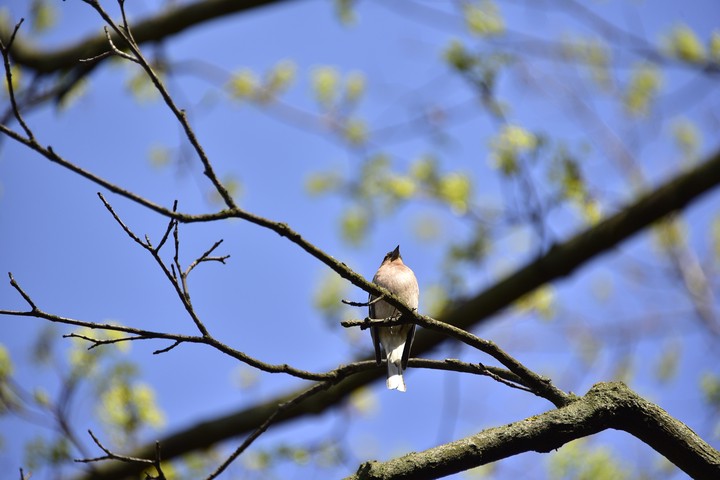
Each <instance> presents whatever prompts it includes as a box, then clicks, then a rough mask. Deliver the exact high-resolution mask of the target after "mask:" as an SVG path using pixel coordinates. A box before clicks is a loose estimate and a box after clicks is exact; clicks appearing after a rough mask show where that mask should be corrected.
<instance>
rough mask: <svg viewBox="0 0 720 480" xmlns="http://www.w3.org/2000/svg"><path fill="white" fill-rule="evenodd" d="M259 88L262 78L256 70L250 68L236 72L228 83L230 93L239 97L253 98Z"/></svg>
mask: <svg viewBox="0 0 720 480" xmlns="http://www.w3.org/2000/svg"><path fill="white" fill-rule="evenodd" d="M259 88H260V80H258V77H257V75H256V74H255V72H253V71H252V70H250V69H248V68H243V69H242V70H239V71H237V72H235V73H234V74H233V75H232V76H231V77H230V82H229V83H228V89H229V90H230V95H231V96H233V97H235V98H237V99H252V98H254V96H255V93H256V92H257V91H258V90H259Z"/></svg>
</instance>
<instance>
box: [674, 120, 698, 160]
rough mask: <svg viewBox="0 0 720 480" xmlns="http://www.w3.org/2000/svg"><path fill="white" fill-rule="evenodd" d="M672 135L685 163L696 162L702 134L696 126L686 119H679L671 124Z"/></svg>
mask: <svg viewBox="0 0 720 480" xmlns="http://www.w3.org/2000/svg"><path fill="white" fill-rule="evenodd" d="M672 133H673V137H674V139H675V143H676V144H677V146H678V148H679V149H680V151H681V152H682V154H683V158H684V159H685V161H687V162H693V163H694V162H695V161H697V159H698V156H699V152H700V148H701V147H702V134H701V133H700V130H699V129H698V127H697V125H695V123H693V122H691V121H690V120H688V119H687V118H679V119H677V120H675V121H674V122H673V124H672Z"/></svg>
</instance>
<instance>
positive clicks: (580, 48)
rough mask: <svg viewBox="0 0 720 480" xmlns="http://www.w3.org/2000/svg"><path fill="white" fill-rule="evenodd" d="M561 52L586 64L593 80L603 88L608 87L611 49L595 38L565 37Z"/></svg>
mask: <svg viewBox="0 0 720 480" xmlns="http://www.w3.org/2000/svg"><path fill="white" fill-rule="evenodd" d="M562 46H563V53H564V54H565V56H567V57H568V58H570V59H573V60H580V61H581V63H585V64H587V66H588V67H589V68H590V72H591V73H592V78H593V80H594V81H595V82H596V83H597V84H598V85H599V86H600V87H603V88H606V87H609V86H610V84H611V82H612V80H611V77H610V58H611V55H612V53H611V51H610V49H609V48H608V47H607V44H606V43H605V42H604V41H603V40H600V39H597V38H582V37H566V38H563V40H562Z"/></svg>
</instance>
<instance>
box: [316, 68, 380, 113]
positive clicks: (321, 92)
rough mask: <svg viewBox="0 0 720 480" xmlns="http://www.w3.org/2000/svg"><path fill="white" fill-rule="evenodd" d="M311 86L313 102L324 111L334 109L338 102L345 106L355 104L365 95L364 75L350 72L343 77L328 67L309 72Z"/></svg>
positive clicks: (336, 70)
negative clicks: (313, 96) (343, 103)
mask: <svg viewBox="0 0 720 480" xmlns="http://www.w3.org/2000/svg"><path fill="white" fill-rule="evenodd" d="M311 84H312V90H313V94H314V95H315V100H316V101H317V102H318V104H319V105H320V106H321V107H322V108H323V109H325V110H330V109H332V108H335V107H336V106H337V104H338V102H339V101H340V100H342V101H343V102H345V103H346V104H354V103H357V102H358V101H359V100H360V99H361V98H362V96H363V95H364V94H365V89H366V84H367V80H366V78H365V74H363V73H362V72H358V71H351V72H348V73H347V74H345V75H344V76H343V75H341V73H340V72H339V71H338V69H337V68H335V67H333V66H330V65H322V66H318V67H315V68H314V69H313V70H312V72H311Z"/></svg>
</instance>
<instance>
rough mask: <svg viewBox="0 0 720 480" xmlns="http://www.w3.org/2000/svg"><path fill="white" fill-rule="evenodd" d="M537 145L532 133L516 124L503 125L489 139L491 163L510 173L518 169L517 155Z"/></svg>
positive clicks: (505, 172)
mask: <svg viewBox="0 0 720 480" xmlns="http://www.w3.org/2000/svg"><path fill="white" fill-rule="evenodd" d="M537 146H538V138H537V136H535V135H534V134H533V133H531V132H529V131H527V130H526V129H524V128H522V127H520V126H517V125H505V126H503V128H502V129H501V130H500V132H499V133H498V134H497V135H496V136H495V137H494V138H493V139H492V140H491V141H490V148H491V153H490V160H491V164H492V165H493V166H494V167H495V168H497V169H499V170H500V171H501V172H503V173H504V174H505V175H511V174H513V173H516V172H517V170H518V160H519V156H520V155H523V154H526V153H529V152H533V151H534V150H535V149H536V148H537Z"/></svg>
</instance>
